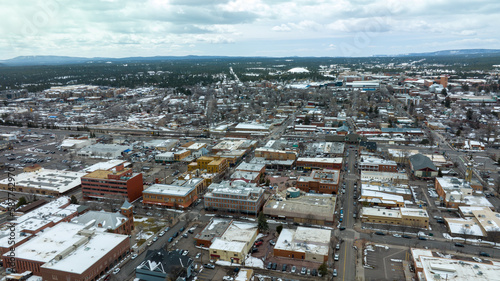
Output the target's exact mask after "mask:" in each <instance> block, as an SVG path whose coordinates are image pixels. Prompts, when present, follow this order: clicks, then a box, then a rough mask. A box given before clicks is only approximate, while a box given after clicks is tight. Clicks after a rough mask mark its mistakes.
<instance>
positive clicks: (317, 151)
mask: <svg viewBox="0 0 500 281" xmlns="http://www.w3.org/2000/svg"><path fill="white" fill-rule="evenodd" d="M344 147H345V144H344V143H343V142H315V143H311V144H309V145H307V147H306V150H305V152H304V154H305V155H310V156H317V155H322V156H328V157H340V156H342V155H343V154H344Z"/></svg>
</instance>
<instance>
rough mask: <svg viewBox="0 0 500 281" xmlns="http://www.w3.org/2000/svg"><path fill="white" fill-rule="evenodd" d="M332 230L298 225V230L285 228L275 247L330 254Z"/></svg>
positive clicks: (293, 250)
mask: <svg viewBox="0 0 500 281" xmlns="http://www.w3.org/2000/svg"><path fill="white" fill-rule="evenodd" d="M330 239H331V230H326V229H317V228H310V227H301V226H299V227H297V230H293V229H288V228H283V230H282V231H281V233H280V236H279V237H278V241H276V245H275V246H274V248H275V249H279V250H285V251H292V252H303V253H306V252H307V253H314V254H320V255H328V251H329V247H330V246H329V242H330Z"/></svg>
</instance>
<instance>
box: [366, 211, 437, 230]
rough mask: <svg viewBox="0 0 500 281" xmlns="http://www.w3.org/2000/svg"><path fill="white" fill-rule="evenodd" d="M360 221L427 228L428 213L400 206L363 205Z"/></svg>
mask: <svg viewBox="0 0 500 281" xmlns="http://www.w3.org/2000/svg"><path fill="white" fill-rule="evenodd" d="M360 218H361V221H362V222H368V223H380V224H393V225H404V226H410V227H418V228H429V214H428V213H427V211H426V210H424V209H417V208H400V209H399V210H392V209H381V208H372V207H363V209H362V210H361V216H360Z"/></svg>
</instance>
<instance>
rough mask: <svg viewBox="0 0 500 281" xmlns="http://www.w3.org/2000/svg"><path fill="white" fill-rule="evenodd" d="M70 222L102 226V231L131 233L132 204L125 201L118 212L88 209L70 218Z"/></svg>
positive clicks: (132, 224) (132, 221)
mask: <svg viewBox="0 0 500 281" xmlns="http://www.w3.org/2000/svg"><path fill="white" fill-rule="evenodd" d="M71 222H72V223H76V224H81V225H85V226H90V227H97V228H102V229H103V231H104V230H105V231H107V232H111V233H116V234H124V235H131V234H132V230H133V229H134V215H133V206H132V204H130V203H129V202H128V201H125V202H124V203H123V205H122V206H121V208H120V212H119V213H118V212H117V213H110V212H101V211H88V212H85V213H84V214H83V215H81V216H78V217H76V218H74V219H73V220H71Z"/></svg>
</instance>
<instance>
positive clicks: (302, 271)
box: [300, 267, 307, 275]
mask: <svg viewBox="0 0 500 281" xmlns="http://www.w3.org/2000/svg"><path fill="white" fill-rule="evenodd" d="M306 273H307V268H305V267H303V268H302V270H300V274H302V275H306Z"/></svg>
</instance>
